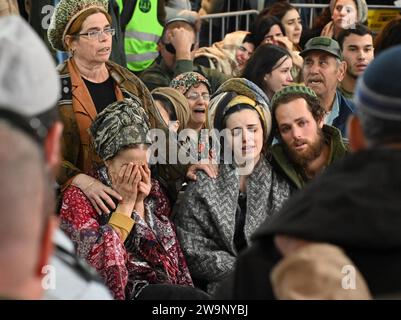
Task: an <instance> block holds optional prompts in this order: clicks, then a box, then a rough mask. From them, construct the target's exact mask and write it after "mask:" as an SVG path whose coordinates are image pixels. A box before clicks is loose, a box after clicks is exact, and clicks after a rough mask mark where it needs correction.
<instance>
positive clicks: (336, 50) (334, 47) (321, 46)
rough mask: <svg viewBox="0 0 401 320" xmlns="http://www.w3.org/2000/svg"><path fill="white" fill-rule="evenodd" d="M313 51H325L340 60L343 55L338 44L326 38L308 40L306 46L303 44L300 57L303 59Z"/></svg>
mask: <svg viewBox="0 0 401 320" xmlns="http://www.w3.org/2000/svg"><path fill="white" fill-rule="evenodd" d="M314 50H320V51H325V52H327V53H330V54H332V55H333V56H335V57H336V58H338V59H340V60H342V59H343V55H342V53H341V48H340V45H339V44H338V42H337V41H336V40H334V39H332V38H328V37H315V38H312V39H310V40H309V41H308V42H307V43H306V44H305V49H304V50H303V51H301V53H300V55H301V57H303V58H305V56H306V55H307V54H308V53H309V52H310V51H314Z"/></svg>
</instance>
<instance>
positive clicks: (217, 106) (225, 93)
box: [208, 78, 272, 144]
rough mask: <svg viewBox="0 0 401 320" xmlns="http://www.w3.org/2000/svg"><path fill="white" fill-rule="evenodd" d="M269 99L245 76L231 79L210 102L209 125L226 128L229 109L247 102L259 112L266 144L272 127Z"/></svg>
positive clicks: (219, 128)
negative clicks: (225, 123)
mask: <svg viewBox="0 0 401 320" xmlns="http://www.w3.org/2000/svg"><path fill="white" fill-rule="evenodd" d="M268 101H269V99H268V98H267V96H266V95H265V93H264V92H263V91H262V90H261V89H260V88H259V87H258V86H257V85H256V84H254V83H253V82H252V81H249V80H247V79H244V78H232V79H229V80H227V81H226V82H224V83H223V84H222V85H221V86H220V87H219V88H218V89H217V91H216V93H215V94H214V95H213V97H212V99H211V100H210V102H209V111H208V126H209V127H210V128H215V129H218V130H222V129H224V128H223V126H224V118H225V115H226V113H227V112H228V110H229V109H231V108H232V107H234V106H236V105H238V104H246V105H249V106H250V107H251V108H253V109H254V110H255V111H256V112H257V113H258V115H259V118H260V119H261V123H262V128H263V141H264V143H265V144H266V143H267V141H268V138H269V136H270V131H271V127H272V121H271V114H270V110H269V105H268Z"/></svg>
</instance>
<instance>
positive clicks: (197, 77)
mask: <svg viewBox="0 0 401 320" xmlns="http://www.w3.org/2000/svg"><path fill="white" fill-rule="evenodd" d="M170 87H172V88H174V89H176V90H178V91H180V92H181V93H182V94H183V95H184V96H185V97H186V98H187V100H188V104H189V109H190V110H191V116H190V118H189V121H188V124H187V127H186V128H187V129H190V130H187V131H186V133H187V134H188V139H187V140H185V141H184V143H189V142H191V143H192V147H189V149H190V150H191V151H190V154H191V156H192V157H193V158H194V160H201V159H207V158H208V156H209V150H208V135H207V134H202V132H201V130H202V129H205V128H206V117H207V110H208V106H209V100H210V93H211V87H210V83H209V81H208V80H207V79H206V78H205V77H204V76H202V75H201V74H200V73H197V72H185V73H182V74H180V75H178V76H177V77H175V78H174V79H173V80H172V81H171V83H170ZM194 144H195V146H193V145H194ZM196 146H197V147H196ZM194 150H195V151H196V152H193V151H194Z"/></svg>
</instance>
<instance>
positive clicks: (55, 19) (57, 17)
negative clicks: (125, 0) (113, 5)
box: [47, 0, 109, 51]
mask: <svg viewBox="0 0 401 320" xmlns="http://www.w3.org/2000/svg"><path fill="white" fill-rule="evenodd" d="M108 5H109V1H108V0H79V1H78V0H61V1H60V2H59V3H58V5H57V6H56V9H54V13H53V16H52V18H51V20H50V26H49V29H48V30H47V37H48V38H49V42H50V43H51V45H52V46H53V48H54V49H56V50H60V51H65V50H66V48H65V47H64V37H65V35H66V34H65V33H66V32H67V30H68V29H69V27H70V26H71V24H72V22H73V21H74V20H75V19H76V18H77V17H78V16H79V15H81V14H82V13H83V12H84V11H86V10H88V9H90V8H99V9H101V10H103V11H104V12H107V9H108Z"/></svg>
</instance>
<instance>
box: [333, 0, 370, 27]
mask: <svg viewBox="0 0 401 320" xmlns="http://www.w3.org/2000/svg"><path fill="white" fill-rule="evenodd" d="M354 2H355V5H356V9H357V10H358V15H357V19H358V22H365V21H366V19H367V18H368V5H367V4H366V1H365V0H354ZM336 3H337V0H331V1H330V12H331V14H333V11H334V6H335V5H336Z"/></svg>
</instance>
